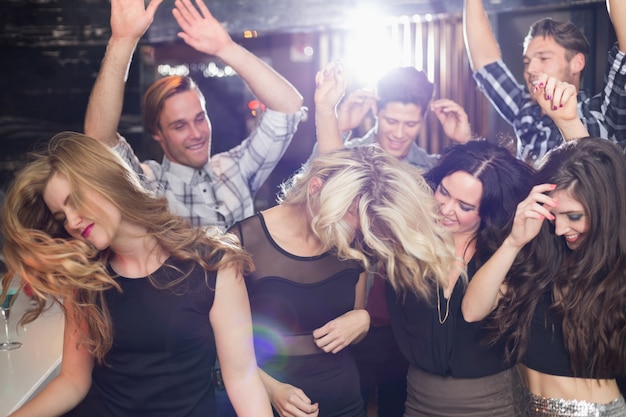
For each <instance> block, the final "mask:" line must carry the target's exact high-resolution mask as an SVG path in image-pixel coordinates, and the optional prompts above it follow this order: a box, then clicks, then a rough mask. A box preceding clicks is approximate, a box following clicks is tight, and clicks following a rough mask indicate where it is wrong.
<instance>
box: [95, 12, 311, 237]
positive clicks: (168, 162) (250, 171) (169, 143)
mask: <svg viewBox="0 0 626 417" xmlns="http://www.w3.org/2000/svg"><path fill="white" fill-rule="evenodd" d="M161 1H162V0H151V1H150V2H149V4H148V5H147V6H144V0H112V1H111V38H110V40H109V43H108V46H107V51H106V54H105V57H104V60H103V62H102V66H101V68H100V72H99V74H98V77H97V79H96V82H95V85H94V87H93V90H92V92H91V96H90V99H89V104H88V106H87V113H86V117H85V133H86V134H87V135H89V136H92V137H94V138H96V139H99V140H101V141H103V142H105V143H107V144H109V145H110V146H112V147H114V149H116V151H117V152H118V153H119V154H120V155H121V156H122V158H124V159H125V160H126V161H127V162H128V163H129V164H130V165H131V166H132V167H133V169H134V170H135V171H137V172H138V173H139V174H140V176H141V177H142V179H143V180H144V181H145V182H146V183H147V185H149V186H151V187H153V188H156V189H157V190H159V191H161V192H162V193H163V194H164V195H165V196H166V197H167V199H168V201H169V203H170V209H171V210H172V211H173V212H175V213H177V214H179V215H181V216H182V217H184V218H187V219H189V220H190V221H191V223H192V224H194V225H205V226H208V225H215V226H218V227H220V228H221V229H222V230H225V229H226V228H228V227H229V226H231V225H232V224H233V223H234V222H236V221H238V220H242V219H244V218H246V217H248V216H251V215H252V214H254V203H253V198H254V195H255V193H256V192H257V191H258V190H259V188H260V187H261V186H262V184H263V183H264V181H265V180H266V179H267V178H268V176H269V174H270V173H271V172H272V170H273V169H274V168H275V166H276V164H277V163H278V161H279V160H280V159H281V158H282V156H283V154H284V153H285V151H286V149H287V147H288V145H289V143H290V141H291V138H292V136H293V134H294V133H295V131H296V128H297V126H298V123H299V122H300V120H302V118H303V117H304V116H305V114H306V109H304V108H303V107H302V96H301V95H300V93H299V92H298V91H297V90H296V89H295V88H294V87H293V85H291V84H290V83H289V82H288V81H287V80H285V79H284V78H283V77H282V76H281V75H279V74H278V73H277V72H276V71H274V70H273V69H272V68H270V67H269V66H268V65H267V64H265V63H264V62H263V61H262V60H261V59H259V58H258V57H256V56H254V55H253V54H252V53H250V52H249V51H247V50H246V49H244V48H243V47H241V46H240V45H238V44H236V43H235V42H234V41H233V40H232V39H231V37H230V35H229V34H228V32H227V31H226V30H225V29H224V27H222V25H221V24H220V23H219V22H218V21H217V20H216V19H215V18H214V17H213V16H212V15H211V13H210V12H209V10H208V9H207V7H206V6H205V4H204V2H202V1H201V0H200V1H197V2H196V5H195V6H194V5H193V4H192V3H191V2H190V1H189V0H182V1H181V0H179V1H177V2H176V7H175V8H174V10H173V14H174V17H175V19H176V21H177V22H178V24H179V25H180V27H181V30H182V31H181V32H180V33H179V36H180V37H181V38H182V39H183V40H184V41H185V42H186V43H187V44H188V45H190V46H191V47H193V48H194V49H196V50H197V51H199V52H202V53H205V54H208V55H214V56H216V57H218V58H220V59H222V60H223V61H224V62H225V63H227V64H229V65H230V66H231V67H232V68H233V69H234V70H235V71H236V72H237V73H238V75H239V76H240V77H241V78H242V79H243V81H244V82H246V84H247V86H248V87H249V88H250V90H251V91H252V93H253V94H254V95H255V96H256V97H257V98H258V99H259V101H261V102H262V103H263V104H264V105H265V106H266V111H265V113H264V114H263V117H262V120H261V122H260V124H259V125H258V126H257V128H256V129H255V130H254V131H253V132H252V133H251V134H250V136H249V137H248V138H246V139H245V140H243V141H242V143H241V144H240V145H238V146H236V147H234V148H233V149H231V150H229V151H227V152H223V153H220V154H217V155H214V156H213V157H211V158H209V156H210V153H211V122H210V120H209V117H208V115H207V113H206V108H205V99H204V96H203V95H202V93H201V92H200V90H199V89H198V86H197V85H196V84H195V82H194V81H193V80H191V79H190V78H189V77H182V76H168V77H164V78H162V79H159V80H157V81H156V82H155V83H154V84H153V85H152V86H151V87H150V88H149V89H148V91H146V93H145V95H144V99H143V103H142V115H143V121H144V126H145V128H146V130H147V131H148V132H149V133H150V135H151V136H152V137H153V138H154V139H155V140H156V141H158V142H159V143H160V145H161V147H162V149H163V153H164V157H163V161H162V163H158V162H157V161H145V162H143V163H140V161H139V160H138V159H137V157H136V156H135V154H134V152H133V150H132V148H131V147H130V146H129V144H128V143H127V142H126V140H124V138H123V137H121V136H120V135H119V134H118V133H117V129H118V124H119V121H120V117H121V112H122V106H123V99H124V85H125V82H126V77H127V70H128V67H129V65H130V62H131V59H132V55H133V53H134V51H135V48H136V45H137V43H138V42H139V39H140V38H141V36H143V34H144V33H145V31H146V30H147V28H148V27H149V25H150V24H151V23H152V21H153V19H154V14H155V12H156V9H157V7H158V6H159V4H160V3H161Z"/></svg>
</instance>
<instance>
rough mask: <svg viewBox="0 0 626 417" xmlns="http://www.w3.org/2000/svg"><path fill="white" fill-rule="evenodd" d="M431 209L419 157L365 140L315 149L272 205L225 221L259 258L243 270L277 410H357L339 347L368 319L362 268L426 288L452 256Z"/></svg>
mask: <svg viewBox="0 0 626 417" xmlns="http://www.w3.org/2000/svg"><path fill="white" fill-rule="evenodd" d="M437 220H438V216H437V206H436V202H435V200H434V198H433V194H432V191H431V189H430V188H429V186H428V185H427V184H426V182H425V181H424V180H423V179H422V178H421V176H420V175H419V171H418V170H417V169H413V168H407V167H406V166H405V165H404V164H402V163H401V162H400V161H398V160H397V159H396V158H394V157H393V156H390V155H388V154H387V153H386V152H384V151H383V150H381V149H380V148H378V147H363V148H354V149H343V150H338V151H334V152H330V153H328V154H324V155H321V156H319V157H318V158H316V159H314V160H313V161H312V162H311V164H310V165H308V166H305V167H303V169H302V170H301V171H300V172H298V173H297V174H296V175H294V176H293V178H292V179H291V180H290V181H289V182H287V183H286V184H284V185H283V187H282V194H281V196H280V197H279V204H278V205H277V206H275V207H272V208H270V209H267V210H265V211H263V212H260V213H258V214H257V215H255V216H252V217H250V218H248V219H246V220H243V221H241V222H238V223H237V224H235V226H234V227H233V228H232V229H231V231H232V232H233V233H235V234H236V235H238V236H239V238H240V240H241V243H242V245H243V247H244V248H245V249H246V251H247V252H248V253H250V255H251V256H252V259H253V262H254V265H255V269H254V271H253V272H251V273H247V274H245V278H246V284H247V285H248V294H249V297H250V304H251V308H252V320H253V323H254V331H255V338H254V340H255V351H256V354H257V362H258V364H259V367H260V368H261V369H262V370H263V373H262V376H263V380H264V382H265V383H266V388H267V390H268V393H269V394H270V397H271V399H272V403H273V404H274V406H275V408H276V409H277V411H278V413H279V414H280V415H281V416H284V415H294V414H295V415H299V414H298V413H299V412H303V413H304V414H305V415H317V413H318V412H319V415H323V416H328V417H332V416H343V417H349V416H364V412H365V410H364V407H363V400H362V398H361V394H360V389H359V375H358V371H357V368H356V365H355V363H354V360H353V358H352V356H351V353H350V352H349V350H348V349H344V348H345V347H346V346H348V345H349V344H352V343H355V342H357V341H358V340H360V339H361V338H362V337H363V336H364V335H365V333H366V332H367V330H368V328H369V315H368V313H367V311H366V310H365V309H364V307H365V276H366V271H367V270H372V271H379V270H381V269H382V270H385V271H386V275H387V276H388V277H389V282H390V283H391V284H392V285H393V287H394V288H397V289H398V290H399V291H400V290H403V291H407V292H410V293H413V294H416V296H418V297H429V294H430V291H429V290H428V288H432V287H434V286H435V282H444V280H445V279H446V277H447V275H448V273H449V271H450V268H451V266H452V267H454V265H457V258H456V256H455V254H454V246H453V244H452V241H451V239H449V238H448V237H447V236H448V235H447V234H445V233H444V232H443V231H442V229H441V228H440V226H439V225H438V222H437ZM456 272H457V273H459V272H460V268H459V269H457V271H456Z"/></svg>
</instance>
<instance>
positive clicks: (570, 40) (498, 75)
mask: <svg viewBox="0 0 626 417" xmlns="http://www.w3.org/2000/svg"><path fill="white" fill-rule="evenodd" d="M607 8H608V9H609V15H610V17H611V20H612V22H613V26H614V28H615V32H616V34H617V44H616V45H614V46H613V47H612V49H611V50H610V51H609V56H608V67H607V72H606V74H605V85H604V89H603V90H602V92H600V93H599V94H597V95H595V96H593V97H591V98H589V97H587V96H586V95H585V93H584V91H582V90H580V78H581V74H582V71H583V69H584V67H585V59H586V55H587V54H588V52H589V43H588V42H587V39H586V38H585V36H584V35H583V34H582V32H581V31H580V30H579V29H578V28H577V27H576V26H575V25H573V24H572V23H569V22H556V21H553V20H552V19H542V20H539V21H538V22H536V23H534V24H533V25H532V26H531V28H530V31H529V33H528V35H527V37H526V39H525V40H524V52H523V53H524V81H525V85H524V84H520V83H518V81H517V80H516V79H515V78H514V77H513V75H512V74H511V72H510V71H509V69H508V67H507V66H506V65H505V64H504V62H502V56H501V53H500V48H499V46H498V43H497V41H496V39H495V36H494V34H493V32H492V31H491V27H490V24H489V20H488V18H487V15H486V14H485V11H484V8H483V4H482V0H465V10H464V26H465V40H466V46H467V53H468V55H469V58H470V63H471V66H472V69H473V70H474V78H475V80H476V82H477V84H478V87H479V88H480V89H481V90H482V91H483V93H484V94H485V95H486V96H487V98H488V99H489V100H490V101H491V103H492V104H493V106H494V107H495V108H496V110H497V111H498V112H499V113H500V115H501V116H502V117H503V118H504V119H505V120H506V121H507V122H508V123H509V124H511V125H512V126H513V128H514V130H515V133H516V135H517V138H518V157H519V158H521V159H523V160H525V161H527V162H528V163H530V164H533V165H537V164H539V162H540V161H541V159H542V158H543V156H544V155H545V154H546V152H548V151H549V150H550V149H552V148H554V147H556V146H558V145H559V144H560V143H561V142H562V140H563V139H562V136H561V134H560V133H559V131H558V129H557V128H556V126H555V125H554V122H553V121H552V119H550V117H548V116H547V115H545V113H544V112H542V110H541V108H540V106H539V105H538V104H537V103H536V97H535V93H534V90H536V88H535V86H536V83H537V82H538V81H537V80H538V78H539V77H540V75H541V74H544V73H545V74H547V75H548V76H550V77H554V78H556V79H557V80H559V81H561V82H566V83H570V84H573V85H574V86H575V87H576V89H577V90H578V91H579V93H578V103H579V104H578V116H579V117H580V118H581V120H582V121H583V123H584V125H585V126H586V128H587V130H588V132H589V134H590V135H591V136H599V137H603V138H607V139H610V140H612V141H613V142H616V143H618V144H620V145H621V146H622V147H624V148H626V89H625V88H626V87H625V86H626V54H625V53H624V51H626V2H624V1H623V0H608V1H607Z"/></svg>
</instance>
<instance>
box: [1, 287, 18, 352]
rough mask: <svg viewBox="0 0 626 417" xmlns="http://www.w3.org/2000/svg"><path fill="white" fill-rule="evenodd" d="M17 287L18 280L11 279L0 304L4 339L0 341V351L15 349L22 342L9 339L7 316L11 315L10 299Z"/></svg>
mask: <svg viewBox="0 0 626 417" xmlns="http://www.w3.org/2000/svg"><path fill="white" fill-rule="evenodd" d="M18 289H19V282H17V281H16V280H12V281H11V284H10V285H9V290H8V291H7V295H6V297H5V298H4V301H3V302H2V305H1V306H0V315H2V319H3V321H4V339H3V341H2V342H0V351H3V350H13V349H17V348H19V347H20V346H22V344H21V343H20V342H14V341H12V340H11V337H10V336H9V317H10V315H11V304H12V303H11V301H12V300H13V298H14V297H15V296H16V295H17V290H18ZM0 298H2V287H1V286H0Z"/></svg>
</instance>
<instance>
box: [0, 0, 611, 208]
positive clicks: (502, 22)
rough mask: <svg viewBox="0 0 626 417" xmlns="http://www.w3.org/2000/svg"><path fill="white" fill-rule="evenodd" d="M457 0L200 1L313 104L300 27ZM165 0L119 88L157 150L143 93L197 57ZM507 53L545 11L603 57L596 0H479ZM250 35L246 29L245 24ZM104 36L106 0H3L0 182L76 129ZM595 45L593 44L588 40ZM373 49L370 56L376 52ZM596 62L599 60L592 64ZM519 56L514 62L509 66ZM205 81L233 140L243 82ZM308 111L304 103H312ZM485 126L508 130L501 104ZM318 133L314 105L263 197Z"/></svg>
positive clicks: (592, 76) (224, 139)
mask: <svg viewBox="0 0 626 417" xmlns="http://www.w3.org/2000/svg"><path fill="white" fill-rule="evenodd" d="M462 3H463V2H462V0H445V1H443V0H440V1H436V0H385V1H378V0H333V1H327V0H265V1H252V0H210V1H207V4H208V5H209V7H210V8H211V10H212V12H213V14H214V15H215V16H216V17H217V18H218V19H219V20H220V21H222V22H223V23H224V24H225V25H226V27H227V29H228V30H229V32H230V33H231V34H232V36H233V37H234V38H235V39H236V40H238V41H240V42H241V43H243V44H244V46H246V47H247V48H248V49H250V50H252V51H253V52H254V53H255V54H257V55H258V56H260V57H262V58H263V59H264V60H266V61H267V62H269V63H270V64H271V65H272V66H273V67H274V68H276V69H277V70H278V71H279V72H280V73H281V74H283V75H284V76H285V77H286V78H287V79H288V80H290V81H291V82H292V83H293V84H294V85H295V86H296V87H297V88H298V89H299V90H300V91H301V93H302V94H303V96H304V97H305V105H306V106H308V107H309V108H310V109H311V110H312V108H313V102H312V100H313V91H314V86H313V77H314V74H315V71H317V69H318V68H319V65H320V62H319V58H318V57H316V56H314V57H313V58H312V59H311V60H308V61H299V60H294V59H293V57H292V56H291V54H290V51H291V49H292V47H293V43H294V39H295V36H296V35H297V34H302V33H306V34H309V36H310V39H312V41H313V42H315V41H316V39H317V38H316V37H317V36H318V35H319V34H320V33H323V32H324V31H326V30H331V29H332V30H335V29H341V28H342V27H343V26H344V25H345V23H346V22H347V21H348V19H349V18H350V17H352V16H353V15H354V14H355V11H356V10H357V8H360V7H363V6H375V7H377V8H378V9H379V10H380V11H381V14H389V15H399V14H404V13H406V14H425V13H452V14H454V13H456V14H458V13H460V12H461V10H462ZM172 5H173V0H165V1H164V2H163V4H162V5H161V6H160V8H159V12H158V14H157V17H156V19H155V22H154V24H153V25H152V26H151V28H150V30H149V31H148V32H147V34H146V36H145V37H144V39H143V40H142V42H141V48H140V49H139V50H138V53H137V56H136V57H135V60H134V62H133V65H132V67H131V74H130V78H129V81H128V85H127V88H126V100H125V109H124V116H123V120H122V125H121V127H120V131H121V132H122V133H124V134H125V135H126V136H127V137H128V138H129V139H130V140H131V142H132V144H133V145H134V147H135V149H136V151H137V153H138V154H139V156H141V157H154V158H159V156H160V155H159V149H158V147H155V146H154V143H153V142H152V141H151V140H150V139H147V138H144V137H143V132H142V128H141V124H140V119H139V111H140V110H139V102H140V97H141V94H142V92H143V90H144V89H145V86H146V85H148V84H149V83H150V82H151V81H152V80H154V78H155V77H157V76H158V74H157V72H156V70H157V67H158V64H159V63H163V62H186V63H190V62H194V61H198V62H199V61H202V60H204V59H205V58H206V57H198V56H197V55H194V52H193V51H191V50H189V48H187V47H186V46H185V45H183V44H181V43H180V41H179V40H178V39H177V38H176V31H177V28H176V23H175V21H174V20H173V17H171V9H172ZM485 6H486V8H487V9H488V10H489V11H490V12H491V13H493V16H494V19H493V22H494V27H495V28H496V31H497V32H496V33H497V34H498V37H499V40H500V42H501V45H502V49H503V52H504V54H505V59H506V60H507V61H508V62H510V63H512V64H517V65H518V67H516V66H515V65H512V66H513V69H514V70H518V69H519V68H521V59H520V54H521V39H522V37H523V35H524V33H525V32H526V30H527V28H528V25H529V23H530V22H531V21H533V20H536V19H538V18H540V17H544V16H546V15H554V17H556V18H564V19H571V20H573V21H575V22H578V24H580V26H581V27H583V28H584V29H585V31H586V33H587V34H588V35H589V36H590V39H591V40H592V41H593V42H594V44H595V45H597V46H598V48H597V50H598V56H599V57H604V56H605V53H606V50H607V49H608V46H607V45H608V42H609V39H610V36H611V34H610V29H605V28H609V27H610V24H608V17H607V16H606V11H605V9H604V1H603V0H595V1H589V0H587V1H570V2H566V1H549V0H485ZM248 29H250V30H256V31H257V33H258V37H257V38H255V39H243V37H242V36H241V35H242V33H243V31H244V30H248ZM108 37H109V2H108V0H0V56H2V69H3V71H2V75H1V76H0V91H1V93H0V189H3V188H5V187H6V185H7V182H8V181H9V180H10V178H11V175H12V173H13V172H14V170H15V169H16V168H17V167H19V166H20V165H21V164H22V163H23V161H24V155H25V153H26V152H27V151H28V150H30V149H32V147H33V146H34V144H36V143H37V142H41V141H45V140H47V139H48V138H50V136H52V135H53V134H54V133H57V132H59V131H63V130H77V131H81V130H82V120H83V117H84V111H85V107H86V104H87V99H88V95H89V91H90V89H91V86H92V85H93V82H94V79H95V76H96V74H97V72H98V69H99V65H100V60H101V58H102V56H103V54H104V50H105V46H106V42H107V40H108ZM594 50H595V48H594ZM375 58H376V57H373V59H375ZM590 61H591V64H592V65H590V67H593V68H592V69H591V70H588V73H587V77H588V79H589V81H587V82H586V84H587V86H588V87H589V89H590V92H595V91H596V88H597V87H596V85H597V83H598V82H597V80H598V79H599V78H598V77H600V79H601V74H602V72H603V68H604V65H605V58H602V59H600V58H598V59H595V58H594V59H592V60H590ZM596 67H597V68H596ZM516 68H518V69H516ZM202 83H203V89H204V90H205V94H206V95H207V98H208V112H209V115H210V117H211V119H212V121H213V124H214V131H215V133H214V135H215V141H214V151H220V150H223V149H227V148H230V147H231V146H233V145H234V144H236V143H238V142H239V141H240V140H241V139H242V138H243V136H242V135H244V134H245V132H246V124H245V119H246V117H247V116H248V115H249V110H248V109H247V102H248V100H249V99H250V96H249V93H248V92H247V91H246V89H245V88H244V86H243V84H242V83H241V81H240V80H239V79H238V78H237V77H230V78H228V79H220V80H216V79H206V80H204V81H203V82H202ZM311 115H312V114H311ZM490 120H492V122H491V123H492V126H491V128H490V131H494V132H497V131H506V130H507V129H508V126H506V125H502V124H501V123H500V122H499V120H498V117H497V116H494V117H493V118H491V119H490ZM314 140H315V130H314V125H313V121H312V117H309V119H308V120H307V121H305V122H304V123H303V124H302V125H301V126H300V129H299V130H298V133H297V134H296V136H295V137H294V141H293V143H292V146H291V147H290V148H289V150H288V152H287V155H286V156H285V158H284V160H283V161H282V163H281V166H280V167H279V168H278V169H277V170H276V172H275V174H274V175H273V177H272V178H271V179H270V180H269V181H268V184H267V187H266V188H265V190H264V191H263V192H262V193H260V194H261V195H260V197H259V198H260V199H261V200H262V201H261V202H260V205H261V206H263V205H265V204H271V202H272V200H273V195H274V193H275V191H276V185H277V184H278V183H279V182H280V181H281V180H283V179H285V178H286V177H287V176H288V175H290V174H291V173H292V172H293V171H294V170H295V169H297V168H298V167H299V165H300V163H301V162H302V161H303V160H304V159H306V157H307V156H308V154H309V152H310V149H311V147H312V145H313V142H314Z"/></svg>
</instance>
